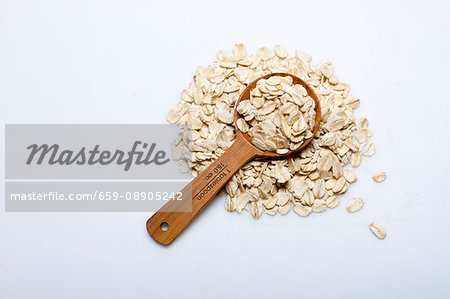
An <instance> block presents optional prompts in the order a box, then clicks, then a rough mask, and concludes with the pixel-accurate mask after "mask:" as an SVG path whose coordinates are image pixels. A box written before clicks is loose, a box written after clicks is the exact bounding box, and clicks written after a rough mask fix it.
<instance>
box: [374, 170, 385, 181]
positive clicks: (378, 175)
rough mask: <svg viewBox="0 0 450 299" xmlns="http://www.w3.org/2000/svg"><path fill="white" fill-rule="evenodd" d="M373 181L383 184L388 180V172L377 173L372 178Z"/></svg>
mask: <svg viewBox="0 0 450 299" xmlns="http://www.w3.org/2000/svg"><path fill="white" fill-rule="evenodd" d="M372 178H373V180H374V181H375V182H377V183H381V182H382V181H384V180H385V179H386V172H384V171H383V172H377V173H375V174H374V175H373V176H372Z"/></svg>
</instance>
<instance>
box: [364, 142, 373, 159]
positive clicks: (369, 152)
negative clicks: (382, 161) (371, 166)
mask: <svg viewBox="0 0 450 299" xmlns="http://www.w3.org/2000/svg"><path fill="white" fill-rule="evenodd" d="M374 154H375V145H374V144H373V143H371V144H370V145H369V147H368V148H367V150H366V151H365V152H364V153H363V154H362V155H363V156H366V157H370V156H373V155H374Z"/></svg>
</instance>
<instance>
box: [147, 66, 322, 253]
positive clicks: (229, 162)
mask: <svg viewBox="0 0 450 299" xmlns="http://www.w3.org/2000/svg"><path fill="white" fill-rule="evenodd" d="M271 76H290V77H292V78H293V83H294V84H301V85H303V87H305V88H306V90H307V92H308V95H309V96H310V97H311V98H312V99H313V100H314V102H315V104H316V105H315V107H314V110H315V112H316V117H315V123H314V128H313V136H314V135H315V134H316V132H317V129H318V128H319V123H320V119H321V110H320V104H319V99H318V98H317V95H316V94H315V92H314V91H313V89H312V88H311V87H310V86H308V84H306V83H305V82H303V81H302V80H301V79H300V78H298V77H296V76H293V75H291V74H287V73H272V74H268V75H265V76H262V77H260V78H258V79H256V80H254V81H253V82H251V83H250V84H249V85H248V86H247V87H246V88H245V90H244V91H243V92H242V93H241V95H240V96H239V99H238V100H237V102H236V104H235V107H237V105H238V104H239V102H240V101H242V100H243V99H248V98H249V96H250V91H251V90H252V89H253V88H255V86H256V83H257V81H259V80H261V79H268V78H270V77H271ZM238 117H239V114H238V113H237V111H235V114H234V120H235V124H236V120H237V119H238ZM235 132H236V139H235V141H234V143H233V144H232V145H231V146H230V148H228V149H227V150H226V151H225V153H223V154H222V156H220V157H219V158H218V159H217V160H216V161H214V162H213V163H212V164H211V165H210V166H209V167H208V168H206V169H205V170H203V171H202V172H201V173H200V174H199V175H198V176H197V177H196V178H195V179H194V180H192V182H191V183H189V184H188V185H187V186H186V187H184V188H183V190H181V192H182V194H183V195H182V199H183V200H181V201H176V200H172V201H169V202H168V203H167V204H165V205H164V206H163V207H162V208H161V209H160V210H159V211H158V212H156V213H155V214H154V215H153V216H152V217H151V218H150V219H148V221H147V231H148V233H149V234H150V236H151V237H152V238H153V239H154V240H155V241H157V242H158V243H160V244H162V245H169V244H170V243H172V242H173V241H174V240H175V239H176V238H177V237H178V235H179V234H180V233H181V232H182V231H183V230H184V229H185V228H186V227H187V226H188V224H189V223H191V221H192V220H193V219H194V218H195V217H196V216H197V215H198V214H199V213H200V212H201V211H202V210H203V208H204V207H205V206H206V205H207V204H208V203H209V202H210V201H211V199H212V198H214V196H215V195H216V194H217V193H218V192H219V191H220V190H221V189H222V188H223V186H224V185H225V184H226V183H227V182H228V180H229V179H231V177H232V176H233V175H234V174H235V173H236V172H237V171H238V170H239V169H240V168H241V167H242V166H244V165H245V164H246V163H247V162H248V161H250V160H252V159H253V158H255V157H261V158H271V159H274V158H278V159H279V158H286V157H288V156H289V155H292V154H295V153H298V152H300V151H301V150H302V149H303V148H305V147H306V146H307V145H308V144H309V143H310V142H311V140H312V139H313V137H311V138H310V139H307V140H305V141H304V143H303V144H302V146H300V147H299V148H298V149H297V150H295V151H289V152H288V153H287V154H284V155H279V154H277V153H274V152H270V151H262V150H260V149H258V148H257V147H255V146H254V145H252V144H251V142H250V136H248V134H242V132H241V131H239V129H238V128H237V127H236V125H235ZM190 206H192V209H191V208H190ZM187 210H191V211H190V212H180V211H187ZM162 226H167V230H163V229H162Z"/></svg>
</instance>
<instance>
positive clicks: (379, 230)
mask: <svg viewBox="0 0 450 299" xmlns="http://www.w3.org/2000/svg"><path fill="white" fill-rule="evenodd" d="M369 229H370V230H371V231H372V232H373V233H374V235H375V236H377V238H378V239H380V240H384V238H386V231H385V230H384V228H383V227H382V226H381V225H379V224H378V223H375V222H372V223H371V224H369Z"/></svg>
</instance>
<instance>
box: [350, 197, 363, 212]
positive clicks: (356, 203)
mask: <svg viewBox="0 0 450 299" xmlns="http://www.w3.org/2000/svg"><path fill="white" fill-rule="evenodd" d="M363 205H364V201H363V200H362V199H361V198H360V197H354V198H352V199H350V200H349V201H348V203H347V211H348V212H350V213H354V212H356V211H359V210H361V208H362V207H363Z"/></svg>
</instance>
